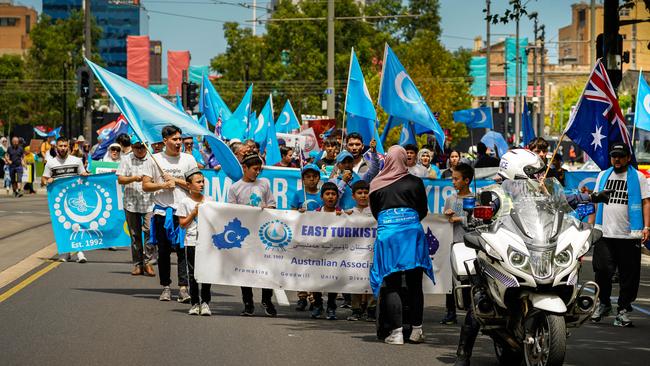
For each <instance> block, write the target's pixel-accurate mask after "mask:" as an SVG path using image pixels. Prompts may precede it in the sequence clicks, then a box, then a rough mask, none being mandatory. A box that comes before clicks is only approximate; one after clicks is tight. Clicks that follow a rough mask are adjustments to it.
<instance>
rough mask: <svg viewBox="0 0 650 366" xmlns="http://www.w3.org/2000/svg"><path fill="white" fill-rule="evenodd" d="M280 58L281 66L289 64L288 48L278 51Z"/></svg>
mask: <svg viewBox="0 0 650 366" xmlns="http://www.w3.org/2000/svg"><path fill="white" fill-rule="evenodd" d="M280 60H281V62H282V66H289V62H290V60H289V50H282V52H280Z"/></svg>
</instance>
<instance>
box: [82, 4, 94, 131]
mask: <svg viewBox="0 0 650 366" xmlns="http://www.w3.org/2000/svg"><path fill="white" fill-rule="evenodd" d="M83 11H84V56H85V57H86V58H87V59H89V60H90V57H91V55H92V48H91V47H92V46H91V44H92V42H91V39H90V37H91V35H90V0H84V2H83ZM90 77H91V78H92V74H91V75H90ZM92 96H93V90H92V88H91V90H89V91H88V96H87V97H86V98H85V100H84V108H83V112H84V120H83V121H84V123H83V135H84V138H85V139H86V141H88V142H89V143H92V128H93V126H92V122H93V121H92V117H93V115H92V113H93V112H92V108H91V107H92Z"/></svg>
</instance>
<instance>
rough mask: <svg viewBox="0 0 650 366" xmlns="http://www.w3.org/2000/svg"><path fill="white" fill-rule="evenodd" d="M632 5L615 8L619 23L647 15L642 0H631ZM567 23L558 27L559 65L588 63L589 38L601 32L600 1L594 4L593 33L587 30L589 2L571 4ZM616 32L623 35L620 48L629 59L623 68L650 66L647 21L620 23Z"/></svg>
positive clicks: (644, 17)
mask: <svg viewBox="0 0 650 366" xmlns="http://www.w3.org/2000/svg"><path fill="white" fill-rule="evenodd" d="M634 3H635V4H634V7H632V8H631V9H630V8H623V9H621V10H620V11H619V17H620V21H621V22H622V23H623V22H625V21H629V20H635V19H647V18H648V16H649V15H650V14H649V13H648V10H646V7H645V3H644V1H642V0H635V1H634ZM571 14H572V17H571V19H572V20H571V24H569V25H567V26H566V27H562V28H560V29H559V30H558V51H559V55H558V63H559V65H577V66H590V63H591V61H592V60H595V59H596V55H592V54H591V47H590V46H591V42H595V41H596V37H597V36H598V35H599V34H600V33H602V32H603V19H604V10H603V5H602V4H596V5H595V14H596V22H595V26H596V27H595V28H596V29H595V34H591V6H590V4H588V3H585V2H581V3H576V4H573V5H571ZM619 34H620V35H621V36H623V52H629V63H627V64H623V70H624V71H625V70H626V69H628V70H639V69H644V70H648V69H650V49H648V47H649V46H650V23H647V22H642V23H637V24H630V25H621V26H620V28H619Z"/></svg>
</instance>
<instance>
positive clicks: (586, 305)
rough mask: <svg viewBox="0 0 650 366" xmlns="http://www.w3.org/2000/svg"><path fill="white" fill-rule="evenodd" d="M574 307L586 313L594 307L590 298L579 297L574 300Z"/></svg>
mask: <svg viewBox="0 0 650 366" xmlns="http://www.w3.org/2000/svg"><path fill="white" fill-rule="evenodd" d="M576 305H577V306H578V308H580V310H582V311H584V312H587V311H589V310H591V309H592V308H593V307H594V299H593V298H592V297H591V296H586V295H583V296H579V297H578V298H577V299H576Z"/></svg>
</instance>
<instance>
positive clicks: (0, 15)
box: [0, 0, 38, 55]
mask: <svg viewBox="0 0 650 366" xmlns="http://www.w3.org/2000/svg"><path fill="white" fill-rule="evenodd" d="M37 21H38V15H37V14H36V10H34V9H33V8H30V7H27V6H22V5H15V4H14V3H13V1H11V0H0V55H5V54H12V55H25V52H26V51H27V49H28V48H29V47H30V46H31V45H32V42H31V40H30V38H29V33H30V31H31V29H32V28H33V27H34V25H35V24H36V22H37Z"/></svg>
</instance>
